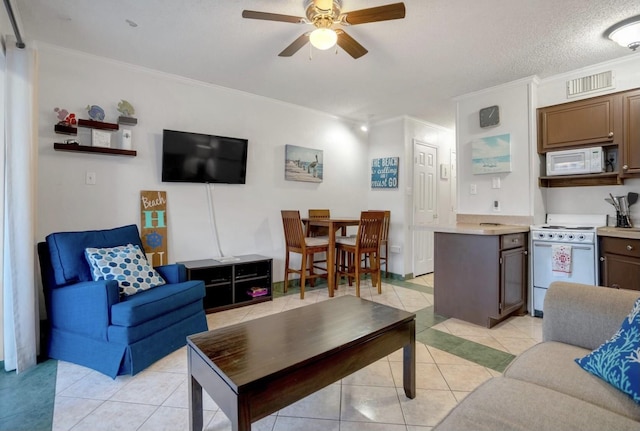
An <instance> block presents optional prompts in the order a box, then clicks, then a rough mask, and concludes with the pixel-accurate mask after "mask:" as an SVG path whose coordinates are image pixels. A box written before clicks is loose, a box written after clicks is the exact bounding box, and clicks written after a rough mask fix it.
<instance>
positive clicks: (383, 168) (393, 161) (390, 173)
mask: <svg viewBox="0 0 640 431" xmlns="http://www.w3.org/2000/svg"><path fill="white" fill-rule="evenodd" d="M399 162H400V157H383V158H380V159H372V160H371V188H372V189H397V188H398V164H399Z"/></svg>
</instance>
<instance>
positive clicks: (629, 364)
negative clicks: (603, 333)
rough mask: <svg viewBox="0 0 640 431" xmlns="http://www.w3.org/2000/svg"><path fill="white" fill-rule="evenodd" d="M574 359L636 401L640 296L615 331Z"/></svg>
mask: <svg viewBox="0 0 640 431" xmlns="http://www.w3.org/2000/svg"><path fill="white" fill-rule="evenodd" d="M576 362H577V363H578V365H580V366H581V367H582V368H584V369H585V370H587V371H588V372H590V373H591V374H594V375H596V376H598V377H600V378H601V379H603V380H604V381H606V382H607V383H609V384H611V385H613V386H615V387H616V388H618V389H620V390H621V391H622V392H624V393H625V394H627V395H629V396H630V397H631V398H632V399H633V400H634V401H635V402H636V403H638V404H640V298H638V300H637V301H636V302H635V304H634V305H633V309H632V310H631V313H629V315H628V316H627V317H626V318H625V319H624V321H623V322H622V326H621V327H620V329H619V330H618V332H616V333H615V335H614V336H613V337H611V339H610V340H609V341H607V342H606V343H604V344H603V345H602V346H600V347H598V348H597V349H596V350H594V351H593V352H591V353H589V354H588V355H587V356H585V357H584V358H578V359H576Z"/></svg>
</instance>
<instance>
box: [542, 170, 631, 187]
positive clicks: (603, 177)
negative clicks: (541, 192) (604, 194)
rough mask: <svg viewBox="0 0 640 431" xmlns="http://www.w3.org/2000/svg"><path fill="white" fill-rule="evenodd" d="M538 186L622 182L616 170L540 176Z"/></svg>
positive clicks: (615, 183) (609, 184)
mask: <svg viewBox="0 0 640 431" xmlns="http://www.w3.org/2000/svg"><path fill="white" fill-rule="evenodd" d="M539 184H540V187H581V186H618V185H621V184H624V178H621V177H620V175H619V174H618V172H604V173H602V174H583V175H559V176H553V177H540V178H539Z"/></svg>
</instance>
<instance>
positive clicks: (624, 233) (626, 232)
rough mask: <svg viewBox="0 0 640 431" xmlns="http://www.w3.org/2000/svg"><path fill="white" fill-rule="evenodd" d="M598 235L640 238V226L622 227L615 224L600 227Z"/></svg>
mask: <svg viewBox="0 0 640 431" xmlns="http://www.w3.org/2000/svg"><path fill="white" fill-rule="evenodd" d="M597 233H598V236H609V237H613V238H627V239H640V229H639V228H633V227H632V228H622V227H613V226H604V227H599V228H598V230H597Z"/></svg>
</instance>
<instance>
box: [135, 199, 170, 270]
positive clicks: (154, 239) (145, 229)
mask: <svg viewBox="0 0 640 431" xmlns="http://www.w3.org/2000/svg"><path fill="white" fill-rule="evenodd" d="M140 226H141V227H142V232H140V236H141V238H142V245H143V246H144V250H145V253H146V254H147V259H148V260H149V263H150V264H151V266H159V265H165V264H167V263H168V262H169V253H168V247H167V192H160V191H148V190H143V191H141V192H140Z"/></svg>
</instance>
